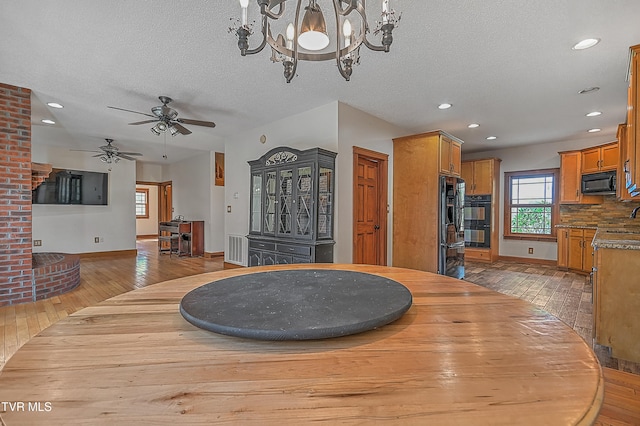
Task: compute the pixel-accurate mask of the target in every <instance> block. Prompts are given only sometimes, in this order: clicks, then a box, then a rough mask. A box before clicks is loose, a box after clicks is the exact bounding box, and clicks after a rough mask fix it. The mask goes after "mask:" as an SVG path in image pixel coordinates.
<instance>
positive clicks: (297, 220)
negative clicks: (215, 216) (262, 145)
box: [247, 147, 336, 266]
mask: <svg viewBox="0 0 640 426" xmlns="http://www.w3.org/2000/svg"><path fill="white" fill-rule="evenodd" d="M335 157H336V153H335V152H331V151H327V150H324V149H321V148H312V149H308V150H305V151H299V150H297V149H293V148H287V147H279V148H275V149H272V150H271V151H269V152H267V153H266V154H265V155H263V156H262V157H260V158H259V159H257V160H254V161H250V162H249V165H250V166H251V203H250V216H249V235H248V236H247V238H248V240H249V253H248V254H249V256H248V259H249V260H248V263H249V266H260V265H274V264H286V263H315V262H322V263H330V262H333V246H334V244H335V241H334V240H333V222H334V213H333V197H334V188H335V177H334V176H335Z"/></svg>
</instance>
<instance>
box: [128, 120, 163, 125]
mask: <svg viewBox="0 0 640 426" xmlns="http://www.w3.org/2000/svg"><path fill="white" fill-rule="evenodd" d="M156 121H158V120H157V119H155V120H144V121H136V122H135V123H129V124H132V125H136V124H149V123H155V122H156Z"/></svg>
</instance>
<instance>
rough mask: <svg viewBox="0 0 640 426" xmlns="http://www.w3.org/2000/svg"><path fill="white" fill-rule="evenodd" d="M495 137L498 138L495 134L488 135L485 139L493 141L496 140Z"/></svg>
mask: <svg viewBox="0 0 640 426" xmlns="http://www.w3.org/2000/svg"><path fill="white" fill-rule="evenodd" d="M496 139H498V137H497V136H489V137H488V138H487V140H488V141H493V140H496Z"/></svg>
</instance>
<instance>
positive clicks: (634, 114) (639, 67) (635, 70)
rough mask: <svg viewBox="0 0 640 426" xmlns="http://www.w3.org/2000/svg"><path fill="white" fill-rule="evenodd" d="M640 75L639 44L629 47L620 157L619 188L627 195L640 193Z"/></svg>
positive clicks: (633, 195) (632, 195)
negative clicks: (621, 176)
mask: <svg viewBox="0 0 640 426" xmlns="http://www.w3.org/2000/svg"><path fill="white" fill-rule="evenodd" d="M639 75H640V44H639V45H636V46H632V47H631V52H630V62H629V92H628V98H627V126H626V129H625V134H624V137H625V143H626V147H625V149H624V153H623V155H624V157H623V158H621V160H622V164H621V167H622V168H623V173H624V172H625V170H626V171H627V172H626V173H625V185H623V187H622V188H621V191H620V192H621V193H622V191H624V190H626V191H627V192H628V193H629V196H628V197H627V198H629V197H635V196H637V195H638V194H639V193H640V190H639V188H640V167H638V166H640V149H638V143H639V142H638V141H640V130H639V129H638V122H639V121H640V117H638V115H639V114H640V110H639V107H640V89H639V88H638V76H639Z"/></svg>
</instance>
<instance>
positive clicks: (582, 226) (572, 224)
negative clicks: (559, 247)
mask: <svg viewBox="0 0 640 426" xmlns="http://www.w3.org/2000/svg"><path fill="white" fill-rule="evenodd" d="M556 228H574V229H576V228H577V229H598V225H586V224H582V225H581V224H576V223H560V224H558V225H556Z"/></svg>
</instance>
